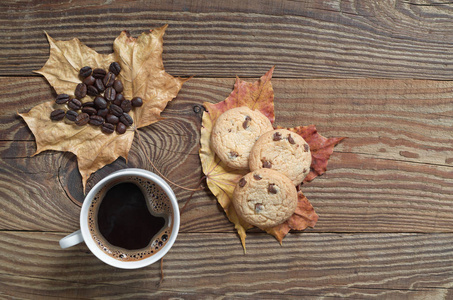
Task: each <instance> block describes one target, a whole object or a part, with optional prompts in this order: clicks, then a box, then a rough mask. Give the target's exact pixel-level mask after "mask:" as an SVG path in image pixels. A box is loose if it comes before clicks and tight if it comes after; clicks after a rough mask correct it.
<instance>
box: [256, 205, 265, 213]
mask: <svg viewBox="0 0 453 300" xmlns="http://www.w3.org/2000/svg"><path fill="white" fill-rule="evenodd" d="M263 208H264V205H263V204H261V203H256V204H255V212H256V213H260V212H261V211H262V210H263Z"/></svg>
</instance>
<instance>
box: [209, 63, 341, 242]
mask: <svg viewBox="0 0 453 300" xmlns="http://www.w3.org/2000/svg"><path fill="white" fill-rule="evenodd" d="M273 71H274V68H271V69H270V70H269V71H268V72H267V73H266V74H265V75H264V76H262V77H261V78H260V79H259V80H258V81H256V82H254V83H250V82H246V81H243V80H241V79H239V78H236V83H235V84H234V89H233V91H232V92H231V94H230V95H229V96H228V98H226V99H225V100H224V101H222V102H219V103H217V104H212V103H207V102H205V103H203V105H204V106H205V108H206V112H205V113H204V114H203V120H202V127H201V138H200V143H201V148H200V160H201V164H202V169H203V173H204V174H205V175H206V181H207V184H208V187H209V189H210V190H211V192H212V193H213V194H214V196H216V198H217V201H218V202H219V204H220V205H221V206H222V208H223V209H224V211H225V213H226V215H227V217H228V219H229V220H230V221H231V222H232V223H233V224H234V225H235V228H236V230H237V232H238V234H239V237H240V239H241V242H242V246H243V248H244V251H245V238H246V230H247V229H249V228H252V227H253V226H252V225H251V224H248V223H247V222H245V221H244V220H242V219H241V218H240V217H239V216H238V214H237V213H236V211H235V209H234V206H233V205H232V195H233V191H234V188H235V186H236V183H237V182H238V181H239V179H240V178H241V177H242V176H244V175H245V174H246V173H248V172H249V171H248V170H236V169H232V168H229V167H228V166H226V165H225V164H224V163H223V162H222V161H221V160H220V159H219V158H218V157H217V155H216V154H215V152H214V151H213V150H212V148H211V141H210V137H211V132H212V127H213V125H214V123H215V122H216V120H217V118H218V117H219V116H220V115H221V114H222V113H224V112H225V111H227V110H228V109H231V108H235V107H240V106H248V107H249V108H250V109H257V110H259V111H260V112H261V113H263V114H264V115H265V116H267V117H268V118H269V120H270V121H271V123H274V121H275V115H274V91H273V88H272V83H271V78H272V73H273ZM288 129H289V130H292V131H293V132H296V133H298V134H300V135H301V136H302V137H303V138H304V139H305V140H306V141H307V143H308V144H309V145H310V150H311V151H312V156H313V162H312V166H311V167H312V170H311V171H310V173H309V175H308V176H309V181H311V180H313V179H314V178H315V177H316V176H318V175H321V174H323V173H324V172H325V171H326V167H327V160H328V159H329V156H330V155H331V154H332V152H333V147H334V146H335V145H336V144H338V143H339V142H340V141H341V140H342V139H343V138H339V139H326V138H325V137H323V136H321V135H320V134H318V133H317V131H316V129H315V128H314V126H307V127H296V128H288ZM298 195H299V199H298V206H297V209H296V212H295V213H294V214H293V215H292V216H291V217H290V218H289V219H288V220H287V221H286V222H284V223H283V224H280V225H278V226H276V227H273V228H268V229H265V230H266V232H268V233H269V234H271V235H273V236H274V237H275V238H276V239H277V240H278V241H279V242H280V243H281V242H282V240H283V238H284V237H285V236H286V234H287V233H288V232H289V231H290V230H291V229H293V230H304V229H305V228H307V227H308V226H310V227H314V226H315V224H316V221H317V220H318V215H317V214H316V212H315V211H314V209H313V206H312V205H311V204H310V202H309V201H308V199H307V198H306V197H305V196H304V195H303V194H302V192H299V194H298Z"/></svg>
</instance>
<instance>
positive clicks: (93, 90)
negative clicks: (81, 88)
mask: <svg viewBox="0 0 453 300" xmlns="http://www.w3.org/2000/svg"><path fill="white" fill-rule="evenodd" d="M87 95H90V96H97V95H99V91H98V89H97V88H95V87H94V86H93V85H89V86H88V87H87Z"/></svg>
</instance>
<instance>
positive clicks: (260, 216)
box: [233, 169, 297, 228]
mask: <svg viewBox="0 0 453 300" xmlns="http://www.w3.org/2000/svg"><path fill="white" fill-rule="evenodd" d="M233 205H234V208H235V209H236V212H237V213H238V215H239V216H240V217H241V218H242V219H243V220H245V221H246V222H248V223H250V224H252V225H255V226H257V227H260V228H269V227H273V226H276V225H278V224H281V223H283V222H285V221H286V220H287V219H288V218H289V217H291V216H292V214H293V213H294V211H295V210H296V206H297V190H296V187H295V186H294V185H293V183H292V182H291V180H289V178H288V177H286V176H285V175H283V174H281V173H280V172H277V171H274V170H270V169H260V170H257V171H254V172H250V173H248V174H247V175H245V176H244V177H242V178H241V179H240V180H239V182H238V183H237V185H236V188H235V189H234V192H233Z"/></svg>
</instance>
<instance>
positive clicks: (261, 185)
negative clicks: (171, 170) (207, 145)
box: [211, 106, 311, 229]
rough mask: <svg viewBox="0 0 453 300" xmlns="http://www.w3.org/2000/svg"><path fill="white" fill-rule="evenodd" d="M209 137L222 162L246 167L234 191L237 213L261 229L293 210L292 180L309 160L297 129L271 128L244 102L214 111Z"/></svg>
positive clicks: (294, 183)
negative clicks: (231, 107)
mask: <svg viewBox="0 0 453 300" xmlns="http://www.w3.org/2000/svg"><path fill="white" fill-rule="evenodd" d="M211 143H212V147H213V149H214V151H215V153H216V154H217V155H218V156H219V158H220V159H221V160H222V161H223V162H224V163H225V164H226V165H227V166H229V167H231V168H234V169H247V170H250V171H251V172H250V173H248V174H247V175H245V176H244V177H242V178H241V179H240V180H239V182H238V183H237V185H236V188H235V190H234V193H233V205H234V207H235V209H236V211H237V213H238V215H239V216H240V217H241V218H242V219H244V220H245V221H246V222H248V223H250V224H252V225H254V226H257V227H260V228H263V229H265V228H269V227H274V226H276V225H279V224H281V223H283V222H285V221H286V220H287V219H288V218H289V217H290V216H291V215H292V214H293V213H294V211H295V210H296V207H297V189H296V186H298V185H299V184H300V183H301V182H302V181H303V180H304V178H305V177H306V176H307V175H308V173H309V172H310V165H311V153H310V147H309V145H308V144H307V142H306V141H305V140H304V139H303V138H302V137H301V136H300V135H298V134H295V133H293V132H291V131H289V130H286V129H276V130H274V129H273V127H272V124H271V122H270V121H269V119H268V118H267V117H266V116H265V115H263V114H262V113H260V112H259V111H258V110H255V111H253V110H251V109H249V108H248V107H245V106H244V107H238V108H233V109H229V110H227V111H226V112H224V113H223V114H222V115H220V116H219V118H218V119H217V121H216V123H215V124H214V127H213V130H212V134H211Z"/></svg>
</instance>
